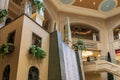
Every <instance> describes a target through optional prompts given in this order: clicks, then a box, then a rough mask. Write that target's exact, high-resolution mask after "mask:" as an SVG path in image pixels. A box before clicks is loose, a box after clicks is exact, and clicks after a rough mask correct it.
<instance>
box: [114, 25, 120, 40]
mask: <svg viewBox="0 0 120 80" xmlns="http://www.w3.org/2000/svg"><path fill="white" fill-rule="evenodd" d="M113 37H114V40H116V39H120V25H118V26H116V27H115V28H113Z"/></svg>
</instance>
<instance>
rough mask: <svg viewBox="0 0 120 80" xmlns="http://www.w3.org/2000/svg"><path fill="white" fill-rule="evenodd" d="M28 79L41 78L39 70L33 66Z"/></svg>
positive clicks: (35, 79) (36, 79) (37, 79)
mask: <svg viewBox="0 0 120 80" xmlns="http://www.w3.org/2000/svg"><path fill="white" fill-rule="evenodd" d="M28 80H40V79H39V70H38V69H37V68H36V67H34V66H32V67H30V69H29V74H28Z"/></svg>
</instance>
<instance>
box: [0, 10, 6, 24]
mask: <svg viewBox="0 0 120 80" xmlns="http://www.w3.org/2000/svg"><path fill="white" fill-rule="evenodd" d="M7 15H8V12H7V10H6V9H0V23H1V22H3V21H4V18H5V17H6V16H7Z"/></svg>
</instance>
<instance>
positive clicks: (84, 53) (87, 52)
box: [82, 51, 93, 57]
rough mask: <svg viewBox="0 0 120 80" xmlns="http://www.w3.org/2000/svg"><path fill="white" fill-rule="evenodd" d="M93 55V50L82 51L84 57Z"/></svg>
mask: <svg viewBox="0 0 120 80" xmlns="http://www.w3.org/2000/svg"><path fill="white" fill-rule="evenodd" d="M92 55H93V52H92V51H83V52H82V56H83V57H88V56H92Z"/></svg>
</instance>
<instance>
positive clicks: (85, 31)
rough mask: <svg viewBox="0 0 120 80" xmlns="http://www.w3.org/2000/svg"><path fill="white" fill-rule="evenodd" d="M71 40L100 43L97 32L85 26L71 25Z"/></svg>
mask: <svg viewBox="0 0 120 80" xmlns="http://www.w3.org/2000/svg"><path fill="white" fill-rule="evenodd" d="M71 31H72V37H73V38H81V39H87V40H95V41H100V35H99V30H98V29H96V28H94V27H92V26H90V25H86V24H71Z"/></svg>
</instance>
